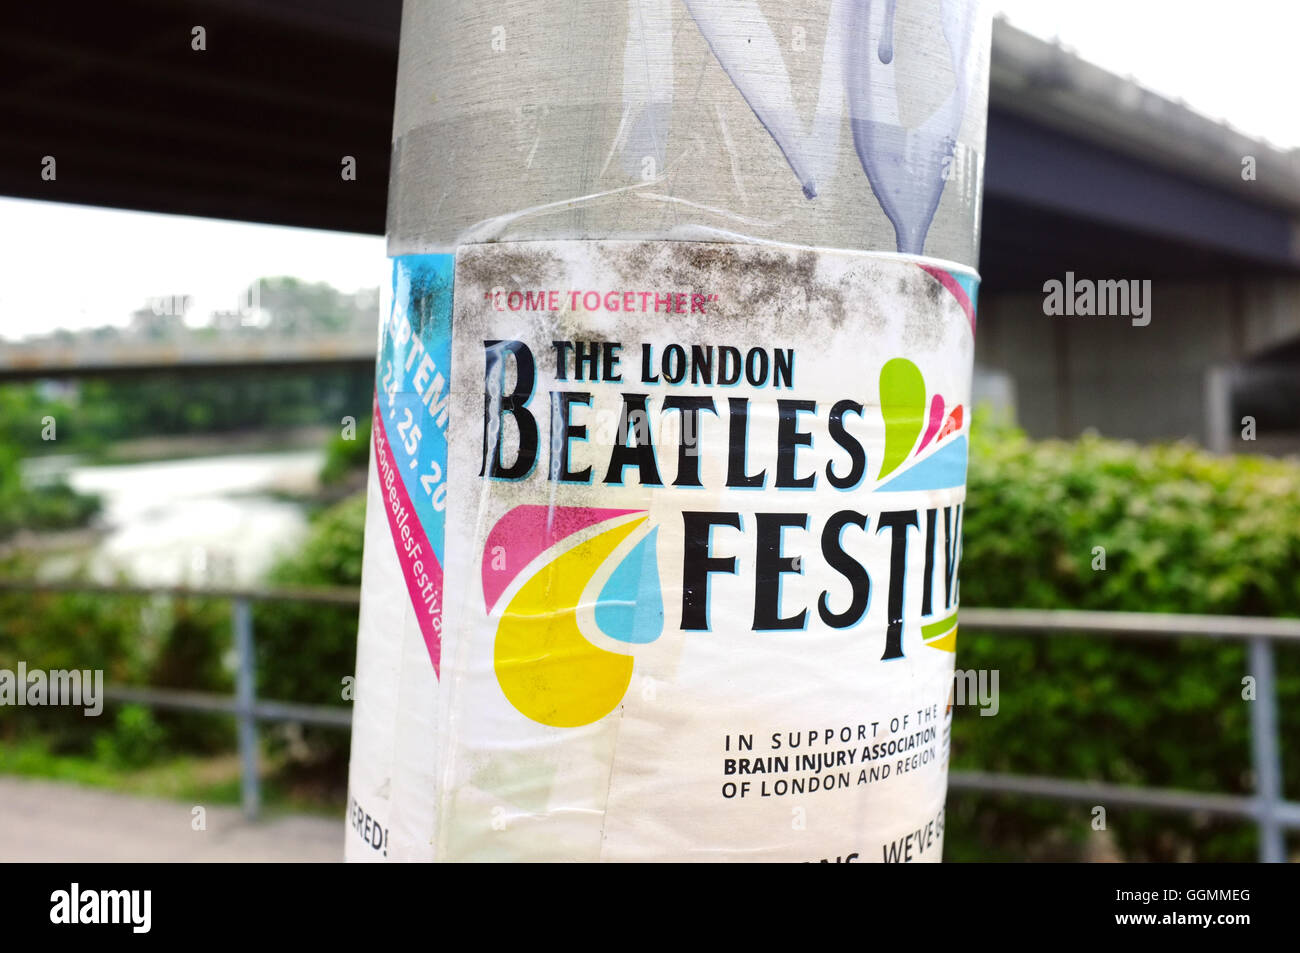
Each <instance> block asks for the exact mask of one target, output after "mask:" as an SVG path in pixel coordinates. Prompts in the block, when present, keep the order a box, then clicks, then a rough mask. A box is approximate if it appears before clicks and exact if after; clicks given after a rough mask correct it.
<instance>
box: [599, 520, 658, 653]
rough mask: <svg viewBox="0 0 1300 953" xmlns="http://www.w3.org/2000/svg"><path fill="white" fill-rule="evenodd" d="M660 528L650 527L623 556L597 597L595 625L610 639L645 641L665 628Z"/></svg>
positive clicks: (636, 643) (637, 643) (636, 642)
mask: <svg viewBox="0 0 1300 953" xmlns="http://www.w3.org/2000/svg"><path fill="white" fill-rule="evenodd" d="M658 538H659V530H658V529H657V528H656V529H653V530H651V531H650V533H649V535H648V536H646V538H645V539H643V540H641V542H639V543H637V544H636V545H635V546H634V547H632V551H631V552H630V553H628V554H627V556H625V557H624V558H623V561H622V562H621V563H619V564H618V568H617V569H615V570H614V573H613V575H611V576H610V577H609V579H608V580H607V581H606V583H605V585H604V588H602V589H601V590H600V598H599V599H597V600H596V625H598V626H600V631H602V632H604V633H605V634H606V635H608V636H609V637H610V638H611V639H617V640H618V641H620V642H630V643H633V644H635V645H644V644H645V643H647V642H653V641H654V640H655V639H657V638H659V636H660V635H662V634H663V631H664V597H663V592H662V591H661V590H660V587H659V553H658V550H657V549H656V546H657V541H658Z"/></svg>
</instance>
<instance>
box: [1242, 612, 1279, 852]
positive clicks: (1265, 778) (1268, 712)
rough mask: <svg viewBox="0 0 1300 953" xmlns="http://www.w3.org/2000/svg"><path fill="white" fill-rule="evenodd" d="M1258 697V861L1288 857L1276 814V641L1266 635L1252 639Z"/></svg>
mask: <svg viewBox="0 0 1300 953" xmlns="http://www.w3.org/2000/svg"><path fill="white" fill-rule="evenodd" d="M1249 674H1251V675H1253V676H1254V677H1255V700H1254V702H1252V703H1251V706H1250V742H1251V753H1252V757H1253V760H1254V764H1255V798H1256V800H1257V801H1258V803H1259V808H1260V813H1259V861H1260V863H1262V864H1280V863H1282V862H1283V861H1284V860H1286V838H1285V833H1284V831H1283V828H1282V824H1281V823H1280V822H1279V820H1278V817H1277V806H1278V804H1279V803H1281V800H1282V755H1281V750H1280V748H1279V746H1278V741H1277V695H1276V688H1277V680H1276V679H1275V678H1274V676H1273V644H1272V642H1270V641H1269V640H1268V639H1267V638H1265V637H1263V636H1255V637H1254V638H1252V639H1251V640H1250V673H1249Z"/></svg>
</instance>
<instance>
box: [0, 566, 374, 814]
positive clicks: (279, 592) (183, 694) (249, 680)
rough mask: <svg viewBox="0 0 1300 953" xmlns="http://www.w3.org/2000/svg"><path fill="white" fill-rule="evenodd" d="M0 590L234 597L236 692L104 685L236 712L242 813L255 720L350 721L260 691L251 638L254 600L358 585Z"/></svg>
mask: <svg viewBox="0 0 1300 953" xmlns="http://www.w3.org/2000/svg"><path fill="white" fill-rule="evenodd" d="M0 592H33V593H41V592H76V593H91V594H97V595H105V596H167V597H170V598H176V599H182V598H187V599H224V600H229V601H230V603H231V610H232V611H231V614H230V620H231V636H232V643H233V644H234V647H235V655H236V669H235V694H234V695H233V696H230V695H222V694H218V693H216V692H196V691H178V690H176V689H166V688H154V687H151V686H139V685H105V686H104V697H105V699H106V700H108V701H115V702H131V703H135V704H140V705H147V706H149V707H150V708H163V709H174V710H180V711H200V712H211V713H213V714H230V715H234V716H235V724H236V729H237V736H238V739H239V761H240V770H239V774H240V796H241V800H242V802H243V807H244V814H245V815H246V816H247V817H249V818H254V817H256V816H257V815H258V813H259V812H260V810H261V805H262V786H261V775H260V772H259V770H258V753H259V748H260V745H259V743H258V735H257V723H258V722H259V721H294V722H301V723H303V724H309V725H325V726H327V727H334V728H346V729H349V730H350V729H351V727H352V712H351V710H350V709H347V708H342V707H338V706H333V705H303V704H299V703H297V702H286V701H274V700H268V699H262V698H258V697H257V663H256V658H257V656H256V653H255V651H254V642H253V611H252V604H253V603H254V602H307V603H317V604H321V605H339V606H355V605H358V604H359V603H360V600H361V594H360V592H358V591H357V590H356V589H347V588H327V587H323V586H321V587H308V588H297V587H280V588H276V587H249V588H232V587H221V586H218V587H215V588H207V587H205V588H201V589H199V588H192V587H189V586H140V585H131V584H123V585H103V584H96V583H90V582H41V581H27V580H15V579H0Z"/></svg>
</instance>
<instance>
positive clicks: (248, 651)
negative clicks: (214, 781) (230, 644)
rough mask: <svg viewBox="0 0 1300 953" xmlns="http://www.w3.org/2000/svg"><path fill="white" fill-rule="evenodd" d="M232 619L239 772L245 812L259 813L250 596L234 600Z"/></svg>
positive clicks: (254, 667) (247, 814)
mask: <svg viewBox="0 0 1300 953" xmlns="http://www.w3.org/2000/svg"><path fill="white" fill-rule="evenodd" d="M231 621H232V624H233V626H234V630H235V654H236V655H237V656H238V658H239V669H238V672H237V674H236V680H235V702H236V710H237V712H238V714H237V715H236V719H237V721H238V725H239V765H240V768H239V774H240V786H241V789H242V792H243V802H244V816H245V817H247V818H249V819H250V820H251V819H253V818H255V817H257V813H258V809H259V808H260V807H261V801H262V793H261V782H260V779H259V777H258V773H257V715H256V714H255V711H254V706H255V705H256V704H257V671H256V662H255V660H254V658H253V613H252V608H251V607H250V605H249V602H248V600H247V599H239V598H237V599H235V600H234V601H233V603H232V604H231Z"/></svg>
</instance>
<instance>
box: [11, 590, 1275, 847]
mask: <svg viewBox="0 0 1300 953" xmlns="http://www.w3.org/2000/svg"><path fill="white" fill-rule="evenodd" d="M4 591H23V592H82V593H99V594H103V595H144V596H158V595H162V596H171V597H175V598H196V599H197V598H202V599H228V600H230V601H231V603H232V606H233V612H232V613H231V628H232V634H233V641H234V645H235V649H236V652H237V655H238V669H237V676H236V691H235V695H234V696H233V697H231V696H229V695H220V694H215V693H209V692H191V691H175V690H170V689H160V688H149V687H138V686H121V685H114V686H106V688H105V695H106V697H107V698H108V699H109V700H112V701H120V702H136V703H139V704H143V705H149V706H152V707H157V708H173V709H183V710H190V711H207V712H214V713H222V714H233V715H234V716H235V717H236V719H237V722H238V726H239V751H240V759H241V774H242V792H243V802H244V810H245V812H246V813H247V814H248V815H249V816H250V817H254V816H256V814H257V812H258V809H259V806H260V802H261V790H260V784H259V778H258V767H257V760H258V740H257V723H258V722H259V721H297V722H303V723H307V724H318V725H328V726H332V727H338V728H349V727H350V726H351V713H350V712H349V711H347V710H346V709H343V708H339V707H334V706H329V705H301V704H297V703H293V702H285V701H270V700H266V699H259V698H258V697H257V679H256V669H255V665H254V651H253V646H254V642H253V620H252V608H251V607H252V603H254V602H308V603H319V604H328V605H352V606H355V605H357V604H358V602H359V600H360V594H359V593H358V592H357V590H355V589H347V588H274V587H263V588H228V587H225V588H223V587H218V588H203V589H196V588H190V587H186V586H173V587H159V586H136V585H96V584H93V583H77V582H30V581H25V580H22V581H20V580H5V579H0V592H4ZM961 625H962V627H963V628H966V629H968V630H969V629H979V630H981V631H985V632H993V633H997V632H1003V633H1019V634H1024V635H1046V634H1049V633H1071V634H1080V633H1092V634H1096V635H1102V636H1108V637H1129V638H1154V639H1163V638H1184V637H1199V638H1211V639H1233V640H1244V641H1246V642H1247V644H1248V646H1249V653H1250V654H1249V660H1248V671H1247V673H1246V674H1249V675H1251V676H1252V677H1253V678H1254V679H1255V701H1254V702H1252V703H1251V718H1250V728H1251V756H1252V763H1253V765H1254V770H1255V794H1254V795H1253V796H1244V795H1232V794H1219V793H1213V792H1196V791H1179V790H1173V789H1168V788H1145V787H1134V786H1129V785H1119V784H1107V783H1101V782H1093V781H1077V780H1069V779H1064V778H1048V777H1038V776H1023V775H1011V774H993V773H986V772H981V771H952V772H950V774H949V785H950V786H951V787H952V788H954V789H956V790H965V791H983V792H990V793H1001V794H1022V795H1027V796H1030V797H1042V798H1050V799H1052V800H1060V801H1074V802H1081V803H1088V804H1097V803H1108V804H1119V805H1126V806H1130V807H1142V808H1153V809H1160V810H1172V811H1178V812H1184V813H1205V814H1213V815H1218V816H1226V817H1238V818H1249V819H1251V820H1253V821H1254V822H1255V823H1256V825H1257V826H1258V827H1259V859H1260V860H1261V861H1262V862H1266V863H1278V862H1282V861H1284V860H1285V859H1286V831H1287V830H1288V829H1290V830H1300V803H1296V802H1293V801H1287V800H1285V799H1284V798H1283V795H1282V758H1281V748H1280V746H1279V743H1278V730H1277V696H1276V678H1275V674H1274V667H1273V642H1274V641H1275V640H1276V641H1281V642H1284V643H1295V644H1300V619H1270V618H1258V617H1251V616H1219V615H1171V614H1161V613H1145V612H1087V611H1076V610H1070V609H984V608H963V609H961Z"/></svg>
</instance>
